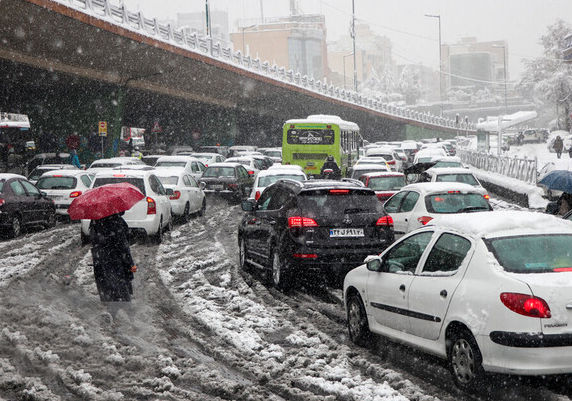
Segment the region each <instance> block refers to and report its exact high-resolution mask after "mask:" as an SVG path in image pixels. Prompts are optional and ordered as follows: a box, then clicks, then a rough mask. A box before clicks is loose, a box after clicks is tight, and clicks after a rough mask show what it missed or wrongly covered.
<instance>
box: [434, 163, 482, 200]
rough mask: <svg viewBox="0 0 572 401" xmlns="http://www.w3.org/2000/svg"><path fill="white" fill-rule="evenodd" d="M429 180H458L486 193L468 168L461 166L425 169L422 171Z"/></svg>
mask: <svg viewBox="0 0 572 401" xmlns="http://www.w3.org/2000/svg"><path fill="white" fill-rule="evenodd" d="M423 175H425V176H426V177H428V180H429V181H430V182H459V183H463V184H468V185H472V186H473V187H475V188H476V189H478V190H479V192H480V193H481V194H482V195H487V194H488V192H487V190H486V189H485V188H484V187H483V186H482V185H481V183H480V181H479V180H478V179H477V177H475V176H474V175H473V173H471V171H470V170H468V169H466V168H463V167H445V168H439V167H437V168H435V167H431V168H430V169H427V170H425V172H424V173H423Z"/></svg>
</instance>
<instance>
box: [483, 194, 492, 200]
mask: <svg viewBox="0 0 572 401" xmlns="http://www.w3.org/2000/svg"><path fill="white" fill-rule="evenodd" d="M483 198H485V199H486V200H489V199H491V196H490V195H489V194H484V195H483Z"/></svg>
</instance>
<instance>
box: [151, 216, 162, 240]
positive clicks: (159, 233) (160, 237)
mask: <svg viewBox="0 0 572 401" xmlns="http://www.w3.org/2000/svg"><path fill="white" fill-rule="evenodd" d="M152 240H153V242H154V243H155V244H160V243H161V242H163V218H162V217H161V220H159V228H158V229H157V233H156V234H154V235H153V236H152Z"/></svg>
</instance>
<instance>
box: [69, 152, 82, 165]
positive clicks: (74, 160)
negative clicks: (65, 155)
mask: <svg viewBox="0 0 572 401" xmlns="http://www.w3.org/2000/svg"><path fill="white" fill-rule="evenodd" d="M70 160H71V164H73V165H74V166H76V167H77V168H81V163H80V162H79V156H78V155H77V151H76V150H75V149H72V150H71V151H70Z"/></svg>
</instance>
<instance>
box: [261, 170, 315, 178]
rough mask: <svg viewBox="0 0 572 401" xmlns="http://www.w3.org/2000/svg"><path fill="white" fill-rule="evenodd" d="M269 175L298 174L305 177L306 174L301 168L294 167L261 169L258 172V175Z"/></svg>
mask: <svg viewBox="0 0 572 401" xmlns="http://www.w3.org/2000/svg"><path fill="white" fill-rule="evenodd" d="M269 175H270V176H271V175H299V176H301V177H305V176H306V174H304V172H303V171H302V170H298V169H294V168H273V169H267V170H262V171H261V172H260V173H258V177H266V176H269Z"/></svg>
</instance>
